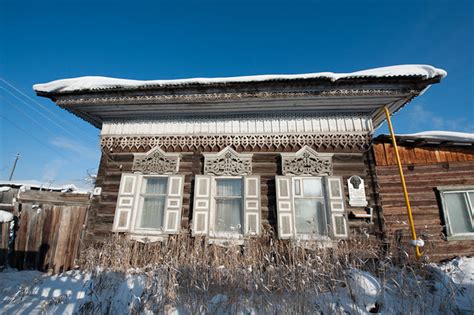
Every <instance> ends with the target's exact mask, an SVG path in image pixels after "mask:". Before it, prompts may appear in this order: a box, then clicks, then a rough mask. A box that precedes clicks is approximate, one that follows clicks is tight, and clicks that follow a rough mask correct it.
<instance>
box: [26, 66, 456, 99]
mask: <svg viewBox="0 0 474 315" xmlns="http://www.w3.org/2000/svg"><path fill="white" fill-rule="evenodd" d="M446 75H447V72H446V71H444V70H442V69H437V68H435V67H433V66H429V65H399V66H390V67H382V68H375V69H368V70H362V71H357V72H352V73H333V72H318V73H305V74H284V75H278V74H277V75H253V76H240V77H227V78H191V79H177V80H148V81H142V80H126V79H116V78H108V77H99V76H87V77H79V78H71V79H63V80H56V81H52V82H49V83H44V84H35V85H33V89H34V90H35V91H36V92H43V93H60V92H71V91H84V90H100V89H112V88H139V87H150V86H160V87H161V86H176V85H187V84H213V83H238V82H262V81H275V80H302V79H328V80H331V81H337V80H339V79H347V78H366V77H377V78H383V77H397V76H419V77H421V78H424V79H431V78H434V77H441V78H444V77H445V76H446Z"/></svg>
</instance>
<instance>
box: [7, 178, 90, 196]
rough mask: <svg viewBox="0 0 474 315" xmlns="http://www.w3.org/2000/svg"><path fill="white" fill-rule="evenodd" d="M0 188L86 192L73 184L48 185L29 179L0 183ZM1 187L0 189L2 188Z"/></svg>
mask: <svg viewBox="0 0 474 315" xmlns="http://www.w3.org/2000/svg"><path fill="white" fill-rule="evenodd" d="M0 186H3V187H7V186H9V187H12V186H13V187H25V188H26V189H31V188H37V189H41V190H48V191H61V192H75V193H83V192H84V193H85V192H86V191H82V190H80V189H79V188H77V186H76V185H74V184H64V185H52V184H51V183H48V182H41V181H37V180H30V179H28V180H17V181H0ZM3 187H0V188H3ZM0 191H2V190H0Z"/></svg>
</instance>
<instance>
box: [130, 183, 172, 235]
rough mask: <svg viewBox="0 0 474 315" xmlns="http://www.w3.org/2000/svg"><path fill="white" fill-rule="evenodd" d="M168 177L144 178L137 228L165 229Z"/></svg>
mask: <svg viewBox="0 0 474 315" xmlns="http://www.w3.org/2000/svg"><path fill="white" fill-rule="evenodd" d="M167 186H168V178H167V177H145V178H143V184H142V191H141V194H140V202H139V208H138V214H137V218H136V220H135V229H156V230H158V229H163V220H164V218H163V217H164V212H165V202H166V193H167Z"/></svg>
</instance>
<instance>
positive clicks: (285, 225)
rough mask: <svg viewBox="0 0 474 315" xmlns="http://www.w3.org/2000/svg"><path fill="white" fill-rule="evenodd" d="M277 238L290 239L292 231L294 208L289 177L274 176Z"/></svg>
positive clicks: (293, 230)
mask: <svg viewBox="0 0 474 315" xmlns="http://www.w3.org/2000/svg"><path fill="white" fill-rule="evenodd" d="M275 182H276V183H275V184H276V197H277V198H276V200H277V220H278V237H279V238H281V239H288V238H292V237H293V236H294V235H295V229H294V222H293V219H294V217H295V216H294V207H293V200H292V187H291V185H292V182H291V177H290V176H275Z"/></svg>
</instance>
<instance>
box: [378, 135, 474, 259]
mask: <svg viewBox="0 0 474 315" xmlns="http://www.w3.org/2000/svg"><path fill="white" fill-rule="evenodd" d="M373 148H374V152H375V157H376V171H377V177H378V181H379V184H380V197H381V205H382V209H383V215H384V221H385V230H386V234H387V237H388V240H390V241H392V242H395V244H397V243H400V245H402V246H405V247H406V248H407V250H408V251H409V252H410V253H411V252H412V250H411V249H410V248H409V245H407V242H408V239H409V238H410V237H411V234H410V230H409V225H408V218H407V214H406V207H405V200H404V196H403V190H402V186H401V184H400V177H399V173H398V168H397V166H396V161H395V156H394V153H393V147H392V146H391V145H390V144H387V143H378V144H375V145H374V146H373ZM399 152H400V158H401V161H402V164H403V171H404V173H405V181H406V184H407V189H408V194H409V199H410V204H411V207H412V211H413V218H414V221H415V228H416V231H417V234H418V235H419V237H421V238H422V239H423V240H425V242H426V245H425V251H426V254H427V255H428V256H429V257H430V258H431V259H433V260H441V259H444V258H449V257H453V256H458V255H459V256H462V255H473V254H474V241H469V240H464V241H447V240H446V234H445V231H444V219H443V213H442V210H441V208H440V206H439V200H438V196H437V193H436V187H438V186H462V185H474V150H472V149H460V148H458V147H451V148H440V147H437V148H433V147H426V148H425V147H404V146H399Z"/></svg>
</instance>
